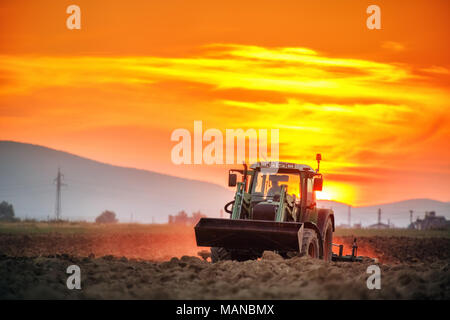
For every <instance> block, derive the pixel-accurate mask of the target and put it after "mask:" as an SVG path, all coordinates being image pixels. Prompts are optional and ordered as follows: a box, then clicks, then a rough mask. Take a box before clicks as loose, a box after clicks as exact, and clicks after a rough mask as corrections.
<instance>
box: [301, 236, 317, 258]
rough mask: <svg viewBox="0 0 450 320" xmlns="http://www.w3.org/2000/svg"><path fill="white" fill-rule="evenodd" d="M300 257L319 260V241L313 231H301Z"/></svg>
mask: <svg viewBox="0 0 450 320" xmlns="http://www.w3.org/2000/svg"><path fill="white" fill-rule="evenodd" d="M301 255H302V256H308V257H311V258H314V259H319V239H318V238H317V233H316V232H315V231H314V230H310V229H305V230H304V231H303V241H302V251H301Z"/></svg>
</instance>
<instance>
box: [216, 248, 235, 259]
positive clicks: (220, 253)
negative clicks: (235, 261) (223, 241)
mask: <svg viewBox="0 0 450 320" xmlns="http://www.w3.org/2000/svg"><path fill="white" fill-rule="evenodd" d="M224 260H232V257H231V252H230V251H228V250H227V249H225V248H221V247H212V248H211V261H212V262H218V261H224Z"/></svg>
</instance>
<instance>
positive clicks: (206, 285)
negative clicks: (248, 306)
mask: <svg viewBox="0 0 450 320" xmlns="http://www.w3.org/2000/svg"><path fill="white" fill-rule="evenodd" d="M190 230H191V229H188V231H186V232H169V233H166V232H157V233H151V234H148V233H145V232H133V233H127V232H118V233H67V234H65V233H53V232H52V233H43V234H8V233H0V275H1V276H0V299H450V270H449V262H450V239H449V238H410V237H395V236H390V237H378V236H371V237H360V238H358V245H359V254H361V255H368V256H371V257H373V258H377V259H378V263H377V265H378V266H379V267H380V269H381V289H380V290H369V289H368V288H367V285H366V280H367V278H368V276H369V274H368V273H367V272H366V270H367V267H368V266H369V265H371V264H373V262H370V261H366V262H362V263H345V262H331V263H325V262H323V261H319V260H313V259H309V258H306V257H301V258H300V257H294V258H291V259H283V258H281V257H280V256H278V255H277V254H275V253H273V252H265V254H264V256H263V257H262V259H260V260H254V261H246V262H235V261H224V262H219V263H215V264H212V263H210V262H209V261H205V260H203V259H201V258H199V257H198V256H197V257H196V256H195V255H196V254H197V252H198V251H200V250H202V249H203V248H198V247H196V246H195V240H194V238H193V235H192V233H191V231H190ZM352 240H353V238H352V237H350V236H342V237H336V239H335V242H337V243H343V244H345V245H349V244H351V242H352ZM72 264H75V265H78V266H79V267H80V269H81V286H82V289H81V290H69V289H67V287H66V280H67V277H68V276H69V275H68V274H66V269H67V267H68V266H69V265H72Z"/></svg>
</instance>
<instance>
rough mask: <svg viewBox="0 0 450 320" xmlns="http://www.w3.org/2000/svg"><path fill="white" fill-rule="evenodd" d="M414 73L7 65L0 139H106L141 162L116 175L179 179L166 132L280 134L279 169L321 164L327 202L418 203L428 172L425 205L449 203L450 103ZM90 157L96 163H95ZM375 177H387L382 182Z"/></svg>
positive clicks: (236, 53) (212, 58)
mask: <svg viewBox="0 0 450 320" xmlns="http://www.w3.org/2000/svg"><path fill="white" fill-rule="evenodd" d="M430 68H432V69H431V70H435V71H436V70H438V71H439V72H438V73H440V74H442V72H441V71H442V70H443V69H440V68H439V67H436V66H434V67H430ZM420 71H421V70H416V69H415V68H414V67H413V66H411V65H407V64H398V63H383V62H377V61H372V60H369V59H354V58H345V57H344V58H342V57H331V56H328V55H327V54H325V53H322V52H319V51H316V50H313V49H310V48H302V47H262V46H249V45H238V44H212V45H208V46H204V47H203V48H202V50H201V51H200V52H199V53H197V54H196V55H190V56H183V57H167V56H165V57H160V56H127V57H123V56H116V57H101V56H78V57H76V56H59V57H52V56H11V55H4V56H2V57H1V59H0V72H1V74H2V75H3V77H2V80H1V85H0V99H1V104H0V123H1V125H2V128H4V129H3V131H2V133H1V137H2V138H9V139H15V140H17V139H21V140H23V141H30V142H31V140H32V139H39V140H40V141H47V143H43V144H48V145H49V144H55V145H61V146H63V145H65V146H67V141H72V143H73V144H74V145H77V144H76V141H77V139H78V141H80V142H78V147H76V148H79V149H80V150H83V148H82V147H80V146H79V144H80V143H81V140H82V141H83V142H86V141H89V142H90V143H94V141H96V143H98V144H99V145H105V141H107V140H108V139H112V138H111V137H114V139H116V140H120V141H121V142H120V148H123V149H124V150H126V149H127V148H131V146H128V145H127V143H126V141H127V138H128V139H133V144H132V145H133V149H130V150H131V151H132V152H137V151H136V150H140V151H139V152H141V153H143V155H142V158H141V159H140V160H139V159H138V158H139V157H137V156H132V157H131V158H133V161H132V162H130V159H129V158H130V157H128V158H127V157H125V156H119V159H118V162H120V164H126V165H133V166H136V163H139V164H140V165H139V166H141V167H145V161H144V160H142V159H148V158H150V155H152V157H155V158H157V159H158V160H157V161H156V160H155V161H156V162H155V163H156V164H155V163H153V164H154V165H156V166H157V169H158V170H159V171H164V172H176V173H179V174H180V175H185V176H186V175H187V173H186V172H183V169H182V168H174V167H173V166H172V164H171V163H170V160H169V154H170V141H169V137H170V132H171V131H172V130H174V129H176V128H179V127H188V128H190V127H191V126H192V122H193V121H194V120H203V122H204V123H205V125H206V126H207V127H215V128H219V129H223V130H224V129H225V128H243V129H245V128H267V129H269V128H279V129H280V140H281V141H280V142H281V148H280V156H281V158H282V159H283V160H287V161H296V162H306V163H311V159H313V156H314V154H315V153H316V152H322V153H323V154H324V159H325V160H326V162H325V163H324V166H325V167H324V170H326V172H327V174H328V175H329V180H330V184H329V188H331V189H330V190H328V191H327V192H328V194H332V195H336V196H339V197H340V199H338V200H341V201H347V202H353V203H355V204H361V203H370V202H376V201H377V200H376V199H377V197H378V196H377V195H376V194H378V193H379V192H380V191H382V190H386V189H387V187H386V184H387V183H389V184H390V185H391V187H392V188H395V190H394V191H395V192H394V191H393V192H392V194H391V195H386V194H383V197H384V198H383V199H386V200H389V199H391V198H392V197H393V198H392V199H394V198H395V197H396V198H398V197H400V198H408V197H410V195H412V196H415V195H416V194H421V191H417V190H418V189H417V190H416V189H414V186H412V185H410V184H409V183H407V182H406V181H411V180H410V176H411V175H414V174H415V172H416V170H417V169H418V168H424V167H430V166H431V167H432V168H431V170H432V171H433V172H440V173H441V174H442V175H443V176H442V178H441V180H439V183H437V184H435V186H436V189H433V188H430V190H431V191H427V192H429V193H431V194H430V195H428V196H429V197H432V195H436V194H437V195H438V196H439V197H441V198H445V197H447V198H448V194H449V189H448V188H449V187H448V186H447V185H446V181H447V180H446V179H448V177H449V175H450V172H449V168H448V163H449V160H450V152H449V151H448V150H447V148H446V147H445V146H446V143H447V141H448V140H449V138H450V134H449V130H448V128H449V115H448V111H447V109H448V108H447V103H448V101H449V94H448V91H447V90H446V88H445V87H442V88H440V87H437V86H434V85H429V84H427V79H428V78H426V77H424V76H423V75H421V74H420ZM422 71H423V70H422ZM36 131H39V133H36ZM109 131H110V132H109ZM92 132H96V134H93V135H92V134H91V133H92ZM108 132H109V133H108ZM119 132H120V133H119ZM152 132H153V133H155V132H157V133H158V134H157V136H158V137H159V138H158V140H157V139H154V138H153V137H152ZM55 135H59V136H60V137H63V138H64V139H65V141H66V144H64V143H65V142H64V141H63V138H61V140H55V139H56V138H55V137H54V136H55ZM165 135H167V141H164V138H161V137H164V136H165ZM139 137H141V138H139ZM96 139H97V140H96ZM161 139H163V140H161ZM148 141H152V145H151V146H149V142H148ZM38 142H39V141H38ZM108 143H110V142H108ZM111 143H112V142H111ZM118 145H119V144H118ZM139 146H141V147H139ZM152 148H155V149H152ZM63 149H64V148H63ZM145 149H147V151H141V150H145ZM84 150H86V149H84ZM74 152H76V150H74ZM81 153H82V152H81ZM89 153H90V154H92V155H93V157H94V158H96V159H99V160H103V159H102V154H101V151H99V152H98V153H95V151H93V150H90V151H89ZM155 153H156V155H154V156H153V154H155ZM424 154H427V155H429V156H430V158H429V159H427V158H426V157H425V156H424ZM158 157H159V158H158ZM108 162H110V161H108ZM371 168H382V171H383V172H389V173H390V174H389V175H386V176H383V177H382V178H381V177H380V174H379V173H376V172H373V171H372V170H371ZM147 169H155V167H148V168H147ZM212 175H213V174H211V177H212ZM190 177H195V178H198V177H196V176H194V174H193V173H192V176H190ZM390 177H395V178H396V180H395V181H392V180H391V179H389V178H390ZM203 178H204V179H216V178H208V177H206V176H205V177H203ZM423 179H425V178H423V177H422V178H420V179H419V180H420V181H421V183H422V182H423V181H427V180H426V179H425V180H423ZM402 180H403V181H402ZM413 180H414V181H419V180H417V179H416V178H414V179H413ZM422 180H423V181H422ZM216 181H217V180H216ZM399 188H402V189H403V190H404V192H403V193H402V194H403V195H402V196H399V195H398V190H399ZM339 190H341V191H342V193H340V192H339ZM390 197H391V198H390Z"/></svg>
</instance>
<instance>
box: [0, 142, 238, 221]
mask: <svg viewBox="0 0 450 320" xmlns="http://www.w3.org/2000/svg"><path fill="white" fill-rule="evenodd" d="M58 167H60V168H61V172H62V173H63V174H64V180H63V182H64V183H66V184H67V186H64V187H63V188H62V217H63V218H66V219H67V218H69V219H71V220H81V219H85V220H88V221H93V220H94V219H95V217H96V216H97V215H99V214H100V213H101V212H102V211H103V210H106V209H109V210H113V211H115V212H116V214H117V216H118V219H119V221H122V222H128V221H130V220H131V218H133V220H134V221H139V222H151V221H152V219H154V221H155V222H167V217H168V215H169V214H176V213H177V212H178V211H180V210H185V211H186V212H188V213H191V212H193V211H197V210H200V211H201V212H203V213H205V214H207V215H209V216H217V217H218V216H219V212H220V209H222V208H223V205H224V204H225V203H226V202H228V201H230V200H232V199H233V196H234V195H233V192H232V191H230V190H228V189H226V188H224V187H221V186H218V185H216V184H212V183H207V182H201V181H196V180H188V179H183V178H178V177H173V176H169V175H164V174H159V173H155V172H151V171H145V170H138V169H132V168H124V167H118V166H113V165H109V164H104V163H100V162H97V161H93V160H89V159H86V158H82V157H79V156H76V155H73V154H70V153H67V152H61V151H57V150H53V149H49V148H46V147H41V146H36V145H31V144H24V143H17V142H10V141H0V201H3V200H6V201H8V202H10V203H12V204H13V205H14V209H15V212H16V216H18V217H21V218H25V217H28V218H37V219H47V217H48V216H50V217H51V218H52V217H54V214H55V197H56V187H55V185H54V179H55V178H56V175H57V171H58Z"/></svg>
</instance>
